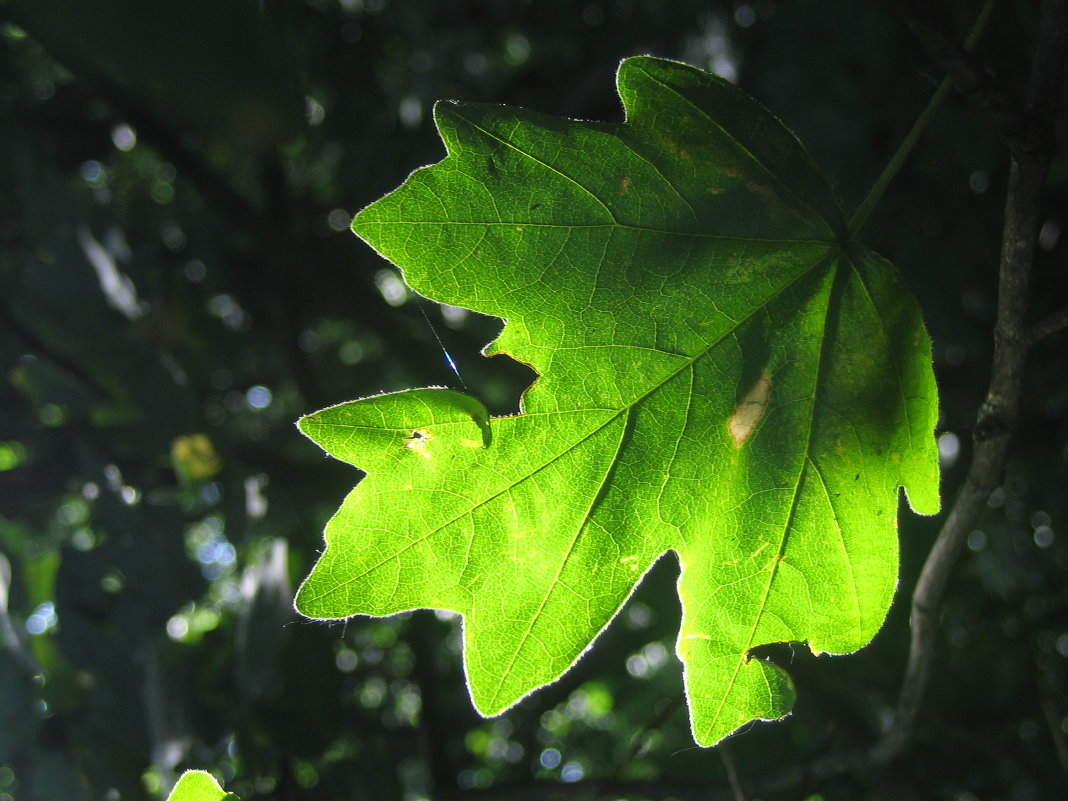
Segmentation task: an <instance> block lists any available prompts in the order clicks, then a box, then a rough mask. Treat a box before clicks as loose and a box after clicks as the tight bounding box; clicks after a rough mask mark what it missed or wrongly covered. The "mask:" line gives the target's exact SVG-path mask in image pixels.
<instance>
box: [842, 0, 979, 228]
mask: <svg viewBox="0 0 1068 801" xmlns="http://www.w3.org/2000/svg"><path fill="white" fill-rule="evenodd" d="M994 2H995V0H986V2H985V3H984V4H983V7H982V8H981V9H980V10H979V15H978V16H977V17H976V18H975V23H974V24H973V25H972V30H971V33H969V34H968V38H967V39H966V40H965V42H964V50H965V51H969V50H971V49H972V48H973V47H975V45H976V44H977V43H978V41H979V37H980V36H981V35H982V32H983V29H984V28H985V27H986V23H987V20H988V19H990V13H991V11H993V9H994ZM953 85H954V78H953V76H952V75H947V76H946V77H945V78H943V79H942V82H941V83H940V84H939V85H938V88H937V89H936V90H935V93H934V94H933V95H932V96H931V99H930V100H929V101H928V102H927V105H926V106H925V107H924V109H923V111H921V112H920V116H918V117H917V118H916V122H914V123H913V124H912V128H911V129H910V130H909V132H908V134H907V135H906V136H905V139H904V140H903V141H902V142H901V144H900V145H899V146H898V148H897V151H896V152H895V153H894V155H893V156H892V157H891V158H890V161H889V162H887V165H886V167H885V168H883V171H882V173H881V174H880V175H879V177H878V178H877V179H876V180H875V183H874V184H872V187H871V189H870V190H869V191H868V195H867V197H865V198H864V200H863V201H862V202H861V204H860V205H859V206H858V207H857V210H856V211H855V212H853V216H852V217H851V218H850V220H849V224H848V225H847V226H846V240H847V241H851V240H853V239H855V238H856V236H857V233H858V232H859V231H860V229H861V228H862V227H864V223H865V222H867V220H868V217H869V216H870V215H871V213H872V211H873V210H874V209H875V206H876V205H877V204H878V203H879V201H880V200H881V199H882V197H883V193H884V192H886V188H887V187H888V186H889V185H890V182H891V181H892V180H894V177H895V176H896V175H897V174H898V172H899V171H900V170H901V167H902V166H904V164H905V161H906V160H908V157H909V156H910V155H912V151H913V149H914V148H915V147H916V143H917V142H919V141H920V137H921V136H923V133H924V131H925V130H927V126H928V125H929V124H930V122H931V120H932V119H933V118H934V115H935V112H936V111H938V108H939V106H941V105H942V102H943V101H944V100H945V99H946V96H947V95H948V94H949V93H950V91H951V90H952V89H953Z"/></svg>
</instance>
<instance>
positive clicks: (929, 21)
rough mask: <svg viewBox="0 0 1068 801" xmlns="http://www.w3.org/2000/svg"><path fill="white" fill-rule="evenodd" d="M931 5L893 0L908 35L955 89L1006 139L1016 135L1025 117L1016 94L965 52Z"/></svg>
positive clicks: (917, 0) (916, 0) (915, 0)
mask: <svg viewBox="0 0 1068 801" xmlns="http://www.w3.org/2000/svg"><path fill="white" fill-rule="evenodd" d="M931 5H932V4H931V3H930V1H929V0H894V6H895V8H896V10H897V13H898V15H899V16H900V17H901V18H902V20H903V21H904V22H905V24H906V25H907V26H908V28H909V30H910V31H911V32H912V35H913V36H915V37H916V40H917V41H918V42H919V43H920V44H921V45H922V46H923V47H924V49H925V50H926V51H927V54H928V55H929V56H930V57H931V58H932V59H934V61H936V62H937V63H938V64H939V66H941V67H942V69H944V70H945V71H946V73H947V74H948V75H949V76H950V77H951V78H952V79H953V83H954V84H956V87H957V89H958V91H960V93H961V94H963V95H965V96H966V97H969V98H971V99H972V100H974V101H975V102H977V103H978V104H979V105H980V106H982V107H983V108H985V109H986V110H987V112H989V114H990V116H991V117H993V118H994V122H995V123H996V124H997V126H998V128H999V129H1000V130H1001V132H1002V134H1004V135H1005V137H1006V138H1009V139H1013V138H1016V137H1018V136H1019V134H1020V132H1021V131H1022V130H1023V129H1024V128H1025V127H1026V120H1025V114H1024V109H1023V107H1022V106H1021V105H1020V103H1019V101H1018V100H1017V98H1016V96H1015V95H1014V94H1012V93H1011V92H1010V91H1009V90H1008V89H1007V88H1006V87H1005V86H1003V85H1002V84H1001V83H1000V82H999V81H997V80H996V79H995V78H994V76H993V75H992V74H991V73H990V71H989V70H987V68H986V66H985V65H984V64H983V62H982V60H981V59H980V58H979V57H978V56H976V55H975V54H974V53H969V52H968V50H967V49H966V48H965V46H964V44H963V43H962V42H961V41H960V40H959V39H958V38H957V37H956V36H954V35H953V33H952V32H951V31H950V30H949V28H948V27H946V25H945V23H944V22H943V21H942V20H941V19H939V18H938V17H937V16H935V13H934V11H933V9H932V8H931Z"/></svg>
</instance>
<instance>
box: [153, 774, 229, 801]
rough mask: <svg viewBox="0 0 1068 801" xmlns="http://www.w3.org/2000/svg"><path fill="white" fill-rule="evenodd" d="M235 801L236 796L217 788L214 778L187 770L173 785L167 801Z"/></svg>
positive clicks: (217, 784)
mask: <svg viewBox="0 0 1068 801" xmlns="http://www.w3.org/2000/svg"><path fill="white" fill-rule="evenodd" d="M227 800H231V801H237V796H236V795H234V794H232V793H228V792H226V791H225V790H223V788H222V787H220V786H219V783H218V782H217V781H216V780H215V777H214V776H212V775H211V774H210V773H208V772H206V771H203V770H187V771H186V772H185V773H183V774H182V777H181V778H180V779H178V783H177V784H176V785H174V789H173V790H171V794H170V795H169V796H167V801H227Z"/></svg>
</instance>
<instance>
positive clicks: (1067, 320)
mask: <svg viewBox="0 0 1068 801" xmlns="http://www.w3.org/2000/svg"><path fill="white" fill-rule="evenodd" d="M1062 328H1068V307H1066V308H1063V309H1061V310H1060V311H1055V312H1053V314H1050V315H1049V316H1047V317H1043V318H1042V319H1041V320H1039V321H1038V322H1037V323H1035V324H1034V325H1033V326H1031V336H1030V343H1031V345H1037V344H1038V343H1039V342H1041V341H1042V340H1043V339H1045V338H1046V337H1048V336H1052V335H1053V334H1056V333H1057V332H1058V331H1060V330H1061V329H1062Z"/></svg>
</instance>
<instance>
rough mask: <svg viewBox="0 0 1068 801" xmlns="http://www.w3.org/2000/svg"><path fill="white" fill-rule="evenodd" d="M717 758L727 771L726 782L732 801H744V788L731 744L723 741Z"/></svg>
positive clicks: (718, 749)
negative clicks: (721, 761)
mask: <svg viewBox="0 0 1068 801" xmlns="http://www.w3.org/2000/svg"><path fill="white" fill-rule="evenodd" d="M716 750H717V751H719V757H720V759H721V760H723V767H724V768H725V769H726V770H727V781H728V783H729V784H730V787H731V794H732V795H733V796H734V801H746V798H747V797H746V794H745V787H743V786H742V777H741V775H739V773H738V764H737V763H736V762H735V761H734V750H733V749H732V748H731V744H730V743H729V742H727V741H724V742H722V743H720V744H719V748H717V749H716Z"/></svg>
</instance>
